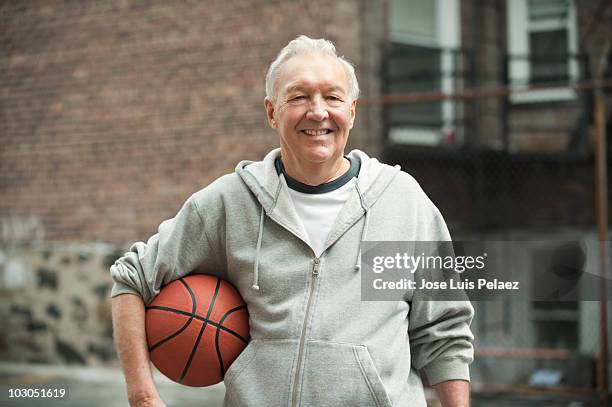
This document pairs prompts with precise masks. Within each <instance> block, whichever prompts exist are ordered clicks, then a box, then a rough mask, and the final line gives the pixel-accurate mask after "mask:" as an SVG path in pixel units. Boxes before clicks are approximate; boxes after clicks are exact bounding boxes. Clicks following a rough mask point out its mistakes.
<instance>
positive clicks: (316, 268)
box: [312, 257, 321, 277]
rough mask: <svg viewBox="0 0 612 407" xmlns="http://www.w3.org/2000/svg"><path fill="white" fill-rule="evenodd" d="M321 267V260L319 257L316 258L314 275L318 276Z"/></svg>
mask: <svg viewBox="0 0 612 407" xmlns="http://www.w3.org/2000/svg"><path fill="white" fill-rule="evenodd" d="M320 267H321V260H320V259H319V258H318V257H315V259H314V267H313V268H312V275H313V276H315V277H317V276H318V275H319V268H320Z"/></svg>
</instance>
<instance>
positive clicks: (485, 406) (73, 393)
mask: <svg viewBox="0 0 612 407" xmlns="http://www.w3.org/2000/svg"><path fill="white" fill-rule="evenodd" d="M154 379H155V382H156V384H157V388H158V389H159V392H160V393H161V395H162V398H163V400H164V401H165V402H166V404H167V405H168V406H169V407H173V406H181V407H183V406H184V407H191V406H199V407H220V406H221V405H222V404H223V396H224V394H225V387H224V386H223V384H222V383H220V384H218V385H215V386H211V387H208V388H193V387H187V386H182V385H180V384H177V383H174V382H172V381H170V380H169V379H167V378H166V377H164V376H163V375H161V374H160V373H159V372H157V371H155V372H154ZM34 385H39V386H54V385H57V386H66V387H67V389H68V392H69V397H68V398H67V399H66V400H55V401H50V400H49V399H45V400H41V399H30V400H11V401H8V400H7V397H6V394H7V389H8V388H9V387H17V386H34ZM0 391H1V392H2V394H0V406H18V407H19V406H24V407H25V406H27V407H34V406H36V407H38V406H61V407H82V406H87V407H102V406H104V407H119V406H121V407H124V406H127V405H128V402H127V397H126V392H125V382H124V380H123V374H122V372H121V370H120V368H119V367H114V368H112V367H81V366H79V367H76V366H57V365H31V364H17V363H7V362H0ZM428 398H431V400H430V401H429V403H428V404H429V405H430V406H431V407H438V406H439V403H438V402H437V401H435V395H434V394H433V393H432V392H431V391H430V389H428ZM598 404H599V403H593V402H591V403H589V402H584V401H583V402H580V401H576V400H567V399H566V400H565V401H564V400H562V399H561V400H559V399H557V400H551V399H550V398H544V397H530V398H521V397H510V396H503V397H500V396H496V397H491V396H489V397H484V396H482V395H480V396H479V395H476V394H472V406H473V407H536V406H537V407H543V406H546V407H591V406H597V405H598Z"/></svg>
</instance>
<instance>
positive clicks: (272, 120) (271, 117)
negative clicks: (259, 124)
mask: <svg viewBox="0 0 612 407" xmlns="http://www.w3.org/2000/svg"><path fill="white" fill-rule="evenodd" d="M264 107H265V108H266V116H267V117H268V123H269V124H270V127H272V128H273V129H275V128H276V127H277V123H276V112H275V110H274V103H273V102H272V101H271V100H270V99H268V98H266V99H264Z"/></svg>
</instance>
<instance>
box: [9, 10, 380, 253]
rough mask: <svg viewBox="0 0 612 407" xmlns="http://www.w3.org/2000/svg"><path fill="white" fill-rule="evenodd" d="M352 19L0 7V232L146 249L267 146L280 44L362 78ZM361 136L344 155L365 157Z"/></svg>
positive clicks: (318, 14) (290, 13)
mask: <svg viewBox="0 0 612 407" xmlns="http://www.w3.org/2000/svg"><path fill="white" fill-rule="evenodd" d="M362 6H363V4H362V3H361V2H359V1H356V0H341V1H334V2H331V3H330V2H326V1H274V2H270V1H252V0H249V1H246V0H242V1H206V2H163V1H151V2H146V3H141V2H136V3H134V2H127V1H102V2H100V1H81V2H57V3H53V2H46V1H29V2H5V3H4V4H3V5H2V6H0V13H1V14H0V26H1V27H2V29H0V44H2V49H3V52H2V55H1V56H0V123H1V126H2V127H1V129H0V140H1V144H2V148H1V150H0V194H1V195H2V199H1V200H0V219H2V220H3V221H4V222H9V223H10V222H11V221H12V220H13V219H15V218H23V217H29V216H35V217H37V218H38V219H40V222H41V225H42V228H43V230H44V238H45V240H50V241H81V242H83V241H85V242H89V241H105V242H115V243H126V242H130V241H133V240H135V239H139V240H140V239H145V238H146V237H148V236H149V235H150V234H152V233H154V232H155V228H156V227H157V225H158V224H159V222H160V221H161V220H162V219H164V218H167V217H170V216H172V215H173V214H174V213H176V211H177V210H178V208H179V206H180V205H181V203H182V202H183V201H184V200H185V199H186V198H187V197H188V196H189V195H190V194H191V193H193V192H194V191H196V190H198V189H200V188H202V187H203V186H205V185H207V184H208V183H210V182H211V181H212V180H213V179H215V178H216V177H218V176H220V175H222V174H224V173H226V172H228V171H231V170H233V168H234V166H235V165H236V164H237V162H238V161H240V160H241V159H260V158H262V157H263V155H264V154H265V153H266V152H267V151H268V150H270V149H271V148H273V147H275V146H277V144H278V141H277V138H276V137H277V136H276V135H275V133H274V132H273V131H271V129H269V128H268V127H267V124H266V121H265V114H264V109H263V97H264V91H263V79H264V75H265V72H266V69H267V67H268V64H269V63H270V62H271V61H272V59H273V58H274V57H275V56H276V53H277V52H278V51H279V50H280V48H281V47H282V46H284V45H285V44H286V43H287V42H288V41H289V40H290V39H292V38H294V37H295V36H296V35H298V34H302V33H304V34H307V35H310V36H314V37H326V38H328V39H331V40H332V41H334V42H335V43H336V45H337V47H338V49H339V52H340V53H341V54H343V55H345V56H347V57H348V58H349V59H351V60H353V61H354V62H355V63H356V64H357V66H358V69H359V68H360V66H359V65H360V62H361V56H362V54H363V55H369V54H366V53H365V52H366V51H367V49H366V50H365V51H364V47H363V46H362V44H361V43H360V41H359V38H360V35H361V34H362V29H363V27H362V26H361V19H360V18H361V15H362V13H363V12H364V10H363V8H362ZM368 58H369V57H368ZM370 59H371V58H370ZM369 62H370V63H371V62H372V61H369ZM374 62H376V61H374ZM366 65H367V64H366ZM365 69H366V71H368V70H370V71H371V70H372V69H371V68H367V66H366V67H365ZM364 83H366V84H368V81H364ZM372 89H375V85H371V83H370V84H368V85H367V86H366V88H365V89H364V90H366V91H368V90H369V91H372ZM362 110H363V109H362ZM371 121H372V120H370V122H371ZM364 123H366V121H364ZM371 126H373V125H371ZM362 127H363V124H362V122H361V121H360V120H359V118H358V120H357V124H356V128H355V129H354V131H353V134H352V137H353V138H354V141H353V142H352V143H351V144H352V146H357V147H359V146H362V145H366V144H368V137H370V133H371V131H370V128H368V129H365V130H364V129H363V128H362ZM366 135H367V136H366ZM369 144H372V143H371V142H370V143H369ZM374 144H375V143H374ZM372 148H375V145H374V147H372Z"/></svg>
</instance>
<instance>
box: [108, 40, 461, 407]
mask: <svg viewBox="0 0 612 407" xmlns="http://www.w3.org/2000/svg"><path fill="white" fill-rule="evenodd" d="M358 93H359V86H358V83H357V79H356V77H355V73H354V70H353V67H352V66H351V64H349V63H348V62H347V61H346V60H344V59H343V58H341V57H338V56H337V55H336V51H335V48H334V46H333V44H332V43H331V42H329V41H326V40H323V39H319V40H314V39H310V38H308V37H306V36H300V37H298V38H296V39H295V40H293V41H291V42H290V43H289V44H288V45H287V46H286V47H285V48H283V49H282V50H281V52H280V53H279V55H278V57H277V58H276V60H275V61H274V62H273V63H272V64H271V66H270V68H269V71H268V74H267V76H266V99H265V102H264V103H265V108H266V113H267V118H268V122H269V124H270V126H271V127H272V128H274V129H276V131H277V132H278V134H279V138H280V149H275V150H273V151H271V152H270V153H268V154H267V155H266V157H265V158H264V159H263V161H261V162H250V161H243V162H241V163H239V164H238V166H237V167H236V171H235V172H234V173H232V174H228V175H225V176H223V177H221V178H219V179H218V180H216V181H215V182H213V183H212V184H211V185H209V186H208V187H206V188H204V189H203V190H201V191H199V192H196V193H195V194H194V195H192V196H191V197H190V198H189V199H188V200H187V202H186V203H185V204H184V206H183V207H182V208H181V210H180V211H179V213H178V214H177V215H176V217H174V218H173V219H171V220H168V221H165V222H163V223H162V224H161V225H160V227H159V233H158V234H156V235H154V236H153V237H151V238H150V239H149V240H148V242H147V243H146V244H145V243H142V242H140V243H136V244H134V245H133V246H132V248H131V249H130V251H129V252H128V253H126V254H125V256H124V257H122V258H120V259H119V260H117V262H116V263H115V265H114V266H113V267H112V268H111V274H112V277H113V279H114V281H115V285H114V287H113V291H112V295H113V297H114V298H113V320H114V329H115V339H116V345H117V349H118V353H119V358H120V360H121V363H122V365H123V368H124V372H125V377H126V381H127V387H128V395H129V400H130V403H131V404H133V405H151V406H157V405H163V402H162V401H161V399H160V398H159V395H158V393H157V391H156V389H155V386H154V384H153V381H152V379H151V372H150V367H149V355H148V350H147V346H146V340H145V331H144V307H143V304H145V303H149V302H150V301H151V300H152V298H153V297H154V296H155V295H156V294H158V293H159V290H160V287H161V286H163V285H164V284H167V283H168V282H170V281H172V280H174V279H177V278H179V277H181V276H184V275H185V274H187V273H190V272H193V271H194V270H195V272H201V273H208V274H215V275H217V276H219V277H221V278H224V279H226V280H228V281H230V282H231V283H232V284H234V285H235V286H236V287H237V288H238V290H239V291H240V293H241V294H242V296H243V298H244V300H245V301H246V303H247V305H248V310H249V314H250V329H251V332H250V334H251V341H250V343H249V344H248V346H247V348H246V349H245V350H244V351H243V352H242V353H241V354H240V356H239V357H238V359H236V361H235V362H234V363H233V364H232V365H231V367H230V368H229V370H228V371H227V373H226V376H225V380H224V381H225V385H226V397H225V405H227V406H289V405H291V406H298V405H299V406H358V405H359V406H425V397H424V391H423V384H422V381H421V377H422V376H423V375H424V376H425V377H426V379H427V381H428V382H429V383H430V384H431V385H433V386H434V387H435V389H436V390H437V393H438V395H439V397H440V399H441V401H442V405H443V406H446V407H448V406H467V405H468V404H469V384H468V381H469V371H468V365H469V363H470V362H471V360H472V353H473V351H472V345H471V341H472V334H471V332H470V329H469V323H470V321H471V319H472V316H473V309H472V307H471V305H470V304H469V303H467V302H452V303H450V302H434V301H418V300H416V298H415V299H413V300H412V301H410V302H406V301H400V302H390V301H380V302H366V301H361V298H360V292H361V291H360V260H361V251H360V242H361V241H364V240H373V241H376V240H387V241H388V240H396V241H416V240H422V241H435V240H449V238H450V237H449V235H448V231H447V228H446V225H445V223H444V220H443V219H442V216H441V215H440V212H439V211H438V210H437V208H436V207H435V206H434V205H433V204H432V203H431V201H430V200H429V199H428V198H427V197H426V195H425V194H424V193H423V191H422V190H421V189H420V187H419V186H418V184H417V183H416V181H414V179H413V178H412V177H410V176H409V175H408V174H406V173H403V172H401V171H400V170H399V168H398V167H390V166H387V165H384V164H381V163H380V162H378V161H377V160H376V159H373V158H370V157H368V156H367V155H366V154H364V153H363V152H361V151H358V150H355V151H352V152H351V153H349V154H348V155H345V153H344V148H345V145H346V142H347V138H348V136H349V132H350V130H351V129H352V127H353V123H354V121H355V114H356V110H355V106H356V101H357V97H358ZM134 294H136V295H134Z"/></svg>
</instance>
